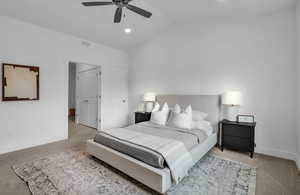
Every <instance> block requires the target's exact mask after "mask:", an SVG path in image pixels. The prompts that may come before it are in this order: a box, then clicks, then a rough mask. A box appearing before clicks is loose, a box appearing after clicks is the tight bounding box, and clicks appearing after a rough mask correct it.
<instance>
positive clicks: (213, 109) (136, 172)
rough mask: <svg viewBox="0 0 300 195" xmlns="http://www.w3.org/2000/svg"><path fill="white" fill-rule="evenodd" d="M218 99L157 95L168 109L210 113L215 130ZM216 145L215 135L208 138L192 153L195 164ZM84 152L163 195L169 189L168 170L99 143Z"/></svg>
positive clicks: (169, 176) (170, 181) (218, 107)
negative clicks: (179, 106) (179, 107)
mask: <svg viewBox="0 0 300 195" xmlns="http://www.w3.org/2000/svg"><path fill="white" fill-rule="evenodd" d="M219 99H220V97H219V96H217V95H159V96H158V97H157V101H158V102H160V103H164V102H168V104H169V105H170V107H173V106H174V105H175V104H179V105H181V106H183V107H185V106H188V105H192V108H193V109H195V110H200V111H203V112H206V113H208V114H209V116H208V119H207V120H209V121H210V122H211V123H212V124H213V126H214V128H215V129H217V124H218V121H219V116H220V100H219ZM216 143H217V133H214V134H213V135H212V136H210V137H209V138H208V139H207V140H206V141H205V142H204V143H202V144H200V145H199V146H197V147H195V148H194V149H192V151H191V155H192V158H193V161H194V163H197V162H198V161H199V160H200V159H201V158H202V157H203V156H204V155H205V154H206V153H207V152H208V151H209V150H210V149H212V148H213V147H214V145H215V144H216ZM86 150H87V152H88V153H89V154H90V155H92V156H94V157H96V158H98V159H100V160H102V161H104V162H106V163H107V164H109V165H111V166H112V167H115V168H117V169H119V170H120V171H122V172H124V173H125V174H127V175H129V176H131V177H132V178H134V179H136V180H138V181H140V182H141V183H143V184H145V185H146V186H148V187H150V188H152V189H154V190H155V191H157V192H159V193H161V194H164V193H165V192H166V191H167V190H168V189H169V188H170V187H171V186H172V180H171V174H170V170H169V169H168V168H164V169H158V168H154V167H152V166H150V165H148V164H145V163H143V162H141V161H139V160H136V159H134V158H132V157H130V156H128V155H125V154H122V153H120V152H118V151H116V150H113V149H111V148H108V147H106V146H104V145H101V144H98V143H96V142H94V141H93V140H88V141H87V148H86Z"/></svg>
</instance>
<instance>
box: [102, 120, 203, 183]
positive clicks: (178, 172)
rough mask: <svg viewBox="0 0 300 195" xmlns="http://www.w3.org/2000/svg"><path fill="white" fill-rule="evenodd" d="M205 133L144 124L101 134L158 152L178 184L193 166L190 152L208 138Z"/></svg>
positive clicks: (148, 123) (149, 123)
mask: <svg viewBox="0 0 300 195" xmlns="http://www.w3.org/2000/svg"><path fill="white" fill-rule="evenodd" d="M204 132H205V131H201V130H186V129H178V128H171V127H167V126H161V125H156V124H153V123H151V122H146V123H140V124H137V125H132V126H129V127H126V128H119V129H110V130H105V131H102V132H100V133H102V134H104V133H105V134H106V135H108V136H111V137H113V138H115V139H117V140H120V141H123V142H124V141H126V142H128V143H130V144H134V145H137V146H139V147H142V148H145V149H148V150H152V151H155V152H157V153H159V154H160V155H161V156H162V157H163V158H164V160H165V162H166V164H167V165H168V167H169V169H170V171H171V175H172V179H173V182H174V183H175V184H177V183H178V182H179V181H180V180H181V179H182V178H183V177H185V176H186V175H187V173H188V170H189V169H190V168H191V167H192V166H193V164H194V162H193V159H192V156H191V154H190V152H189V150H191V149H192V148H193V147H194V146H195V145H197V144H199V143H201V142H202V141H204V140H205V139H206V138H207V135H206V134H205V133H204ZM160 135H163V136H160Z"/></svg>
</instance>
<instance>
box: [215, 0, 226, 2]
mask: <svg viewBox="0 0 300 195" xmlns="http://www.w3.org/2000/svg"><path fill="white" fill-rule="evenodd" d="M225 1H226V0H217V2H219V3H224V2H225Z"/></svg>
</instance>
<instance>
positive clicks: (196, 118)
mask: <svg viewBox="0 0 300 195" xmlns="http://www.w3.org/2000/svg"><path fill="white" fill-rule="evenodd" d="M207 117H208V114H207V113H205V112H200V111H198V110H193V121H201V120H204V119H206V118H207Z"/></svg>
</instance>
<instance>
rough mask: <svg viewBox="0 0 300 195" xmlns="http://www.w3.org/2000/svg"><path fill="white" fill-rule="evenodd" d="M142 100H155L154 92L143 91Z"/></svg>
mask: <svg viewBox="0 0 300 195" xmlns="http://www.w3.org/2000/svg"><path fill="white" fill-rule="evenodd" d="M143 100H144V102H155V100H156V94H155V93H145V94H144V97H143Z"/></svg>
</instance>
